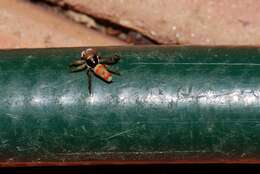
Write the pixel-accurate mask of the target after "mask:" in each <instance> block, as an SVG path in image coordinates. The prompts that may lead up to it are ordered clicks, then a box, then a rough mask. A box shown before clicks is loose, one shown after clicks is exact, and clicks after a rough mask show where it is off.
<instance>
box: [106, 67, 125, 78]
mask: <svg viewBox="0 0 260 174" xmlns="http://www.w3.org/2000/svg"><path fill="white" fill-rule="evenodd" d="M106 68H107V70H108V72H111V73H112V74H115V75H118V76H120V75H121V74H120V72H119V70H118V69H111V68H108V67H107V66H106Z"/></svg>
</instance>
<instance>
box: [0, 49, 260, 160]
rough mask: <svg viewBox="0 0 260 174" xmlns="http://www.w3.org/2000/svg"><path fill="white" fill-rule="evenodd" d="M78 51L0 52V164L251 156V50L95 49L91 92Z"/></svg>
mask: <svg viewBox="0 0 260 174" xmlns="http://www.w3.org/2000/svg"><path fill="white" fill-rule="evenodd" d="M81 50H82V48H67V49H32V50H30V49H27V50H5V51H0V87H1V89H0V161H2V162H3V161H11V162H12V161H82V160H83V161H84V160H113V159H119V160H156V159H164V160H176V161H178V160H186V159H187V160H189V159H192V160H195V161H200V160H203V159H208V160H209V161H211V160H212V161H213V160H244V159H245V160H250V159H255V160H259V159H260V48H257V47H255V48H249V47H195V46H190V47H188V46H187V47H171V46H168V47H167V46H166V47H125V48H122V47H121V48H119V47H111V48H102V47H100V48H98V51H99V52H100V55H101V56H110V55H113V54H114V53H116V54H118V55H120V56H121V57H122V59H121V61H120V62H119V63H118V64H117V65H115V66H114V68H119V69H120V72H121V76H116V75H113V83H112V84H106V83H105V82H103V81H101V80H100V79H98V78H93V96H89V95H88V92H87V79H86V74H85V73H84V72H79V73H73V74H71V73H68V64H69V63H70V62H72V61H73V60H75V59H77V58H79V56H80V52H81Z"/></svg>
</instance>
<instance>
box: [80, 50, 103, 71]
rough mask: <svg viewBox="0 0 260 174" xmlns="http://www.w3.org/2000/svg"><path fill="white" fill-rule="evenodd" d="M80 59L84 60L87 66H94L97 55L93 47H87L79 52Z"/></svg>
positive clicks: (97, 58)
mask: <svg viewBox="0 0 260 174" xmlns="http://www.w3.org/2000/svg"><path fill="white" fill-rule="evenodd" d="M81 59H83V60H85V61H86V63H87V65H88V66H90V67H92V68H94V67H95V66H96V65H97V64H98V60H99V57H98V56H97V51H96V50H95V49H93V48H88V49H86V50H84V51H82V52H81Z"/></svg>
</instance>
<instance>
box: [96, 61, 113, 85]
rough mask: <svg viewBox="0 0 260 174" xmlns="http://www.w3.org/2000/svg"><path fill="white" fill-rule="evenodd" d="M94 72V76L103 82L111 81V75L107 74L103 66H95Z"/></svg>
mask: <svg viewBox="0 0 260 174" xmlns="http://www.w3.org/2000/svg"><path fill="white" fill-rule="evenodd" d="M94 72H95V74H96V75H97V76H99V77H100V78H102V79H103V80H105V81H107V82H111V81H112V76H111V73H110V72H108V70H107V69H106V67H105V65H103V64H97V66H96V67H95V68H94Z"/></svg>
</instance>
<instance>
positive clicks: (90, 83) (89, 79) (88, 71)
mask: <svg viewBox="0 0 260 174" xmlns="http://www.w3.org/2000/svg"><path fill="white" fill-rule="evenodd" d="M87 77H88V92H89V94H90V95H91V94H92V76H91V70H90V69H87Z"/></svg>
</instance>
